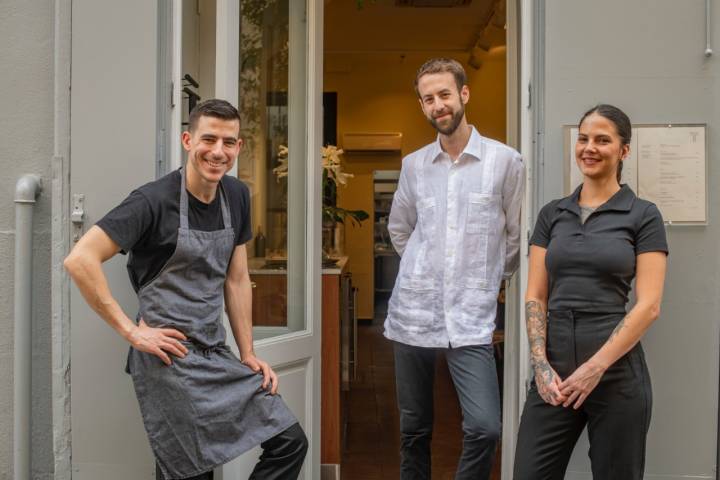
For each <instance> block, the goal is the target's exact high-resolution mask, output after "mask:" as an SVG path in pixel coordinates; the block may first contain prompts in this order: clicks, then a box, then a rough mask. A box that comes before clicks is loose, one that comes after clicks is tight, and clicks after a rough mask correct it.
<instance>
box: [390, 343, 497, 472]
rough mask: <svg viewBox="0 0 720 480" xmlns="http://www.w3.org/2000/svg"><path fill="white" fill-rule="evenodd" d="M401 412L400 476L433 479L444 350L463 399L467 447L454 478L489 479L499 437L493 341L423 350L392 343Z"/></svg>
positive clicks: (464, 440) (453, 379) (465, 446)
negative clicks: (436, 389)
mask: <svg viewBox="0 0 720 480" xmlns="http://www.w3.org/2000/svg"><path fill="white" fill-rule="evenodd" d="M394 350H395V378H396V384H397V397H398V408H399V410H400V448H401V462H400V478H401V479H402V480H430V473H431V465H430V458H431V456H430V444H431V441H432V430H433V383H434V379H435V357H436V355H437V352H438V351H440V350H442V351H444V352H445V356H446V358H447V363H448V368H449V370H450V376H451V377H452V381H453V384H454V385H455V390H456V391H457V394H458V399H459V401H460V408H461V409H462V414H463V420H462V429H463V451H462V455H461V456H460V461H459V462H458V468H457V473H456V476H455V479H456V480H470V479H472V480H482V479H488V478H490V471H491V469H492V462H493V459H494V456H495V449H496V446H497V442H498V439H499V438H500V394H499V392H498V381H497V371H496V369H495V357H494V356H493V349H492V346H490V345H475V346H468V347H460V348H442V349H440V348H423V347H414V346H410V345H405V344H403V343H398V342H395V343H394Z"/></svg>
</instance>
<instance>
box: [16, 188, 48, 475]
mask: <svg viewBox="0 0 720 480" xmlns="http://www.w3.org/2000/svg"><path fill="white" fill-rule="evenodd" d="M41 191H42V180H41V179H40V177H39V176H38V175H23V176H22V177H20V179H19V180H18V181H17V183H16V184H15V328H14V330H15V347H14V350H15V363H14V365H13V371H14V374H13V383H14V411H13V413H14V415H13V416H14V420H15V426H14V427H15V428H14V430H13V437H14V438H13V449H14V452H13V453H14V469H13V470H14V472H15V475H14V478H15V480H27V479H28V478H30V410H31V381H30V380H31V379H30V375H31V366H32V254H33V246H32V240H33V235H32V227H33V209H34V208H35V199H36V198H37V197H38V195H40V192H41Z"/></svg>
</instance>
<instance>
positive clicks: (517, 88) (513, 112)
mask: <svg viewBox="0 0 720 480" xmlns="http://www.w3.org/2000/svg"><path fill="white" fill-rule="evenodd" d="M534 19H535V6H534V1H533V0H510V1H509V2H508V4H507V27H508V32H509V35H508V38H507V52H508V53H507V55H508V58H507V64H508V76H507V78H508V89H507V92H508V93H507V105H508V116H507V118H508V125H507V127H508V128H507V131H508V143H509V144H510V145H512V146H514V147H515V148H517V149H518V150H519V151H520V153H521V154H522V156H523V160H524V162H525V167H526V178H525V185H526V189H525V198H524V200H523V208H522V217H521V222H520V231H521V235H520V267H519V271H518V274H517V275H515V277H514V278H513V280H512V281H511V282H510V285H509V286H508V291H507V295H506V298H507V300H506V312H505V313H506V319H507V320H509V321H506V322H505V353H504V358H503V362H504V373H505V378H504V382H503V419H502V420H503V421H502V424H503V432H502V447H503V448H502V468H501V472H502V479H503V480H511V479H512V472H513V461H514V458H515V444H516V441H517V432H518V428H519V425H520V415H521V413H522V408H523V405H524V404H525V397H526V394H527V385H528V379H529V376H530V352H529V347H528V343H527V334H526V332H525V309H524V298H525V290H526V288H527V273H528V238H529V237H528V233H529V231H530V228H531V227H532V224H533V222H532V220H533V212H534V200H533V199H534V189H533V179H534V178H535V175H536V174H537V172H535V171H534V168H533V165H534V163H533V159H534V145H535V143H534V128H533V123H534V122H533V111H534V108H535V105H534V104H533V101H532V100H533V99H532V96H538V95H539V94H540V93H539V92H537V91H535V89H534V84H533V72H534V58H535V55H534V48H535V42H534V37H533V35H534V33H533V32H534V29H533V24H534ZM518 129H519V131H518Z"/></svg>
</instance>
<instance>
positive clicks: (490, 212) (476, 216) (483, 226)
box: [465, 192, 500, 235]
mask: <svg viewBox="0 0 720 480" xmlns="http://www.w3.org/2000/svg"><path fill="white" fill-rule="evenodd" d="M499 201H500V195H492V194H490V193H478V192H470V193H468V204H467V217H466V219H465V232H466V233H480V234H485V235H487V234H488V232H489V228H490V221H491V220H492V218H493V217H494V213H495V211H496V210H497V208H498V203H499Z"/></svg>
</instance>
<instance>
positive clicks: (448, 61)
mask: <svg viewBox="0 0 720 480" xmlns="http://www.w3.org/2000/svg"><path fill="white" fill-rule="evenodd" d="M446 72H447V73H452V75H453V77H455V83H456V84H457V88H458V92H459V91H460V90H462V87H463V86H465V85H467V75H466V74H465V69H464V68H463V66H462V65H461V64H460V62H458V61H457V60H453V59H452V58H442V57H441V58H431V59H430V60H428V61H427V62H425V63H423V64H422V66H421V67H420V68H419V69H418V71H417V74H416V75H415V93H417V95H418V97H419V96H420V91H419V90H418V83H419V82H420V77H422V76H423V75H428V74H431V73H446Z"/></svg>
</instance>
